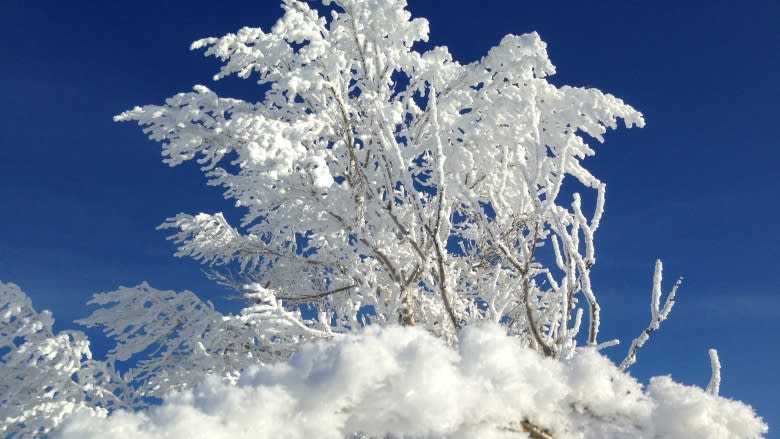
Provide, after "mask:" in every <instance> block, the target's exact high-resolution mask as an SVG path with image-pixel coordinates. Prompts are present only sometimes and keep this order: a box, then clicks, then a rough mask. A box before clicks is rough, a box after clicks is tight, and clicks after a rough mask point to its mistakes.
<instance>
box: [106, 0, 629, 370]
mask: <svg viewBox="0 0 780 439" xmlns="http://www.w3.org/2000/svg"><path fill="white" fill-rule="evenodd" d="M325 3H326V4H327V3H330V2H325ZM334 3H335V8H334V10H333V11H332V15H331V16H330V17H329V18H325V17H322V16H320V15H319V14H318V12H317V11H316V10H315V9H313V8H311V7H310V6H309V5H307V4H306V3H303V2H299V1H293V0H290V1H285V2H284V3H283V8H284V11H285V13H284V16H283V17H282V18H281V19H280V20H279V21H278V22H277V23H276V24H275V25H274V26H273V28H272V29H271V31H270V32H264V31H262V30H260V29H254V28H243V29H241V30H240V31H238V32H237V33H236V34H229V35H226V36H224V37H222V38H206V39H202V40H199V41H196V42H195V43H194V44H193V45H192V48H193V49H201V48H205V49H206V55H211V56H215V57H218V58H219V59H221V60H222V61H223V62H224V65H223V67H222V69H221V70H220V72H219V73H218V74H217V75H216V76H215V79H220V78H223V77H225V76H228V75H233V74H235V75H237V76H239V77H241V78H246V79H255V80H257V82H258V83H259V84H267V85H269V86H270V87H269V88H268V90H267V92H266V93H265V96H264V99H263V100H262V101H260V102H256V103H252V102H245V101H242V100H238V99H229V98H222V97H219V96H217V94H216V93H214V92H213V91H211V90H209V89H208V88H206V87H204V86H202V85H198V86H196V87H195V89H194V91H193V92H190V93H181V94H178V95H176V96H174V97H172V98H170V99H168V100H167V101H166V102H165V104H164V105H162V106H157V105H149V106H145V107H137V108H135V109H133V110H131V111H128V112H125V113H123V114H121V115H119V116H118V117H117V120H122V121H130V120H133V121H137V122H138V123H139V124H141V125H143V126H145V127H146V128H145V131H146V132H147V133H148V134H149V135H150V137H151V138H152V139H154V140H157V141H160V142H161V143H162V145H163V154H164V156H165V159H164V161H165V162H166V163H168V164H169V165H171V166H175V165H178V164H180V163H182V162H185V161H188V160H195V161H197V162H198V163H199V164H200V165H201V166H202V169H203V170H204V172H205V173H206V175H207V176H208V177H209V179H210V184H213V185H218V186H221V187H223V188H224V189H225V196H226V197H228V198H232V199H234V200H235V202H236V205H237V206H240V207H243V208H244V209H245V212H246V213H245V214H244V216H243V218H242V222H241V225H240V228H237V227H235V226H233V225H231V224H229V223H228V222H227V221H226V220H225V217H224V216H223V215H222V214H221V213H215V214H205V213H201V214H198V215H187V214H179V215H177V216H176V217H174V218H170V219H169V220H168V221H167V222H166V223H165V224H164V225H163V227H164V228H171V229H175V230H176V233H175V234H174V235H173V239H174V240H175V241H176V243H177V244H178V245H179V247H178V252H177V255H179V256H192V257H194V258H196V259H198V260H201V261H203V262H206V263H209V264H214V265H225V264H228V263H231V262H237V263H238V264H239V266H240V267H241V270H242V273H243V275H244V276H245V278H247V279H251V280H253V282H251V283H250V282H243V283H242V286H243V288H245V289H246V291H247V292H248V294H257V292H258V291H265V292H268V291H270V294H274V295H275V298H274V299H275V300H281V301H283V302H284V303H285V304H287V305H288V306H290V307H297V306H299V305H300V304H308V305H311V306H312V307H313V308H314V309H316V310H317V313H316V317H314V318H312V319H307V320H306V321H305V325H306V326H307V327H308V328H313V329H317V330H318V331H321V332H323V333H327V334H330V333H339V332H345V331H349V330H351V329H354V328H355V327H359V326H361V325H363V324H365V323H366V322H367V321H369V320H370V321H376V322H398V321H400V322H401V323H403V324H406V325H424V326H425V327H427V328H429V329H430V330H432V331H433V332H435V333H437V334H440V335H442V336H444V337H446V338H453V337H454V336H455V335H456V334H457V332H458V330H459V329H460V328H462V327H463V326H464V325H467V324H469V323H471V322H474V321H479V320H491V321H495V322H501V323H502V324H504V325H505V326H506V327H507V328H508V331H509V332H510V333H512V334H516V335H518V336H520V337H524V338H525V339H526V340H527V343H528V344H529V345H530V346H533V347H534V348H536V349H538V350H540V351H542V352H544V353H545V354H546V355H548V356H556V357H557V356H567V355H569V354H570V353H571V352H572V349H573V347H574V346H575V336H576V335H577V333H578V330H579V326H580V322H581V321H582V320H581V314H580V312H581V311H580V310H581V309H582V308H581V307H580V306H579V302H580V301H581V300H583V299H584V303H585V304H586V305H585V308H586V309H587V316H588V324H587V332H588V334H587V337H586V340H587V344H589V345H595V344H596V343H597V336H598V328H599V305H598V302H597V300H596V297H595V294H594V292H593V289H592V287H591V284H590V278H589V275H588V271H589V269H590V267H591V266H592V265H593V264H594V263H595V261H596V259H595V251H594V244H593V235H594V233H595V232H596V229H597V228H598V226H599V220H600V218H601V214H602V211H603V206H604V191H605V185H604V183H602V182H601V181H600V180H599V179H598V178H596V177H595V176H593V175H592V174H591V173H590V172H589V171H588V170H586V169H585V168H584V167H583V166H582V165H581V160H582V159H583V158H585V157H586V156H589V155H592V154H593V153H594V151H593V149H591V147H590V146H589V145H588V144H587V143H586V142H585V140H584V138H583V136H588V137H590V138H593V139H597V140H599V141H601V140H602V135H603V134H604V133H605V131H606V129H607V128H615V127H616V123H617V120H618V119H623V120H624V121H625V124H626V125H627V126H632V125H638V126H642V125H643V124H644V122H643V119H642V116H641V114H640V113H638V112H637V111H636V110H634V109H633V108H631V107H630V106H628V105H626V104H624V103H623V102H622V101H621V100H620V99H617V98H615V97H614V96H611V95H608V94H604V93H602V92H600V91H598V90H595V89H590V88H576V87H568V86H564V87H556V86H554V85H552V84H551V83H550V82H549V81H548V79H547V78H548V76H549V75H552V74H553V73H554V72H555V68H554V67H553V65H552V64H551V62H550V60H549V59H548V56H547V52H546V49H545V48H546V45H545V44H544V43H543V42H542V41H541V39H540V38H539V35H537V34H536V33H531V34H526V35H522V36H515V35H508V36H506V37H504V38H503V39H502V40H501V42H500V43H499V45H498V46H496V47H494V48H492V49H491V50H490V51H489V52H488V54H487V55H486V56H485V57H483V58H482V59H481V60H479V61H477V62H473V63H471V64H467V65H462V64H460V63H458V62H457V61H454V60H453V59H452V56H451V55H450V53H449V52H448V51H447V49H446V48H445V47H436V48H434V49H432V50H429V51H426V52H423V53H421V52H419V51H417V50H415V49H414V45H415V43H416V42H419V41H427V39H428V22H427V21H426V20H424V19H411V18H410V14H409V12H408V11H406V10H405V9H404V8H405V2H404V1H379V0H372V1H349V0H339V1H336V2H334ZM567 179H573V180H574V181H576V182H578V183H580V184H581V185H582V186H583V187H584V188H585V189H586V190H588V191H593V192H594V193H595V198H596V203H595V206H594V207H593V209H592V211H591V212H586V211H585V210H586V209H584V208H583V203H582V202H581V199H580V196H579V194H574V196H573V198H572V199H570V200H565V199H563V198H565V197H562V196H561V195H560V194H561V189H562V187H563V185H564V182H565V181H566V180H567ZM541 247H545V248H546V249H552V250H551V251H549V253H550V256H551V257H550V258H549V259H550V261H549V262H550V263H549V264H543V263H541V262H540V261H541V258H538V257H537V256H536V255H537V251H538V249H540V248H541Z"/></svg>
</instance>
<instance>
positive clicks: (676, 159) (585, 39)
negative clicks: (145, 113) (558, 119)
mask: <svg viewBox="0 0 780 439" xmlns="http://www.w3.org/2000/svg"><path fill="white" fill-rule="evenodd" d="M588 3H591V4H588ZM410 9H411V11H412V12H413V14H415V15H416V16H423V17H426V18H428V19H429V20H430V22H431V41H432V43H433V44H436V45H446V46H448V47H449V49H450V51H451V52H452V53H453V54H454V56H455V57H456V58H457V59H458V60H460V61H462V62H467V61H472V60H475V59H477V58H479V57H480V56H482V55H483V54H485V53H486V52H487V50H488V49H489V48H490V47H491V46H493V45H495V44H497V43H498V41H499V40H500V38H501V37H502V36H503V35H505V34H507V33H517V34H519V33H524V32H530V31H533V30H536V31H538V32H539V33H540V34H541V36H542V39H543V40H545V41H546V42H547V43H548V51H549V54H550V57H551V59H552V61H553V63H554V64H555V65H556V67H557V69H558V74H557V75H556V76H554V77H553V78H552V82H553V83H555V84H558V85H563V84H569V85H582V86H592V87H597V88H599V89H601V90H603V91H606V92H610V93H613V94H615V95H616V96H618V97H620V98H623V99H624V100H625V101H626V102H628V103H629V104H631V105H633V106H634V107H635V108H637V109H638V110H640V111H642V112H643V113H644V115H645V119H646V121H647V126H646V127H645V128H643V129H639V130H637V129H632V130H621V131H617V132H612V133H609V134H608V136H607V142H606V144H604V145H600V146H597V155H596V157H594V158H589V159H588V160H587V161H586V165H587V166H589V168H590V169H591V170H593V171H594V173H595V174H596V175H597V176H599V177H600V178H601V179H602V180H604V181H605V182H606V183H607V206H606V212H605V217H604V220H603V221H602V226H601V228H600V229H599V233H598V235H597V238H596V243H597V256H598V262H597V264H596V266H595V267H594V269H593V281H594V288H595V291H596V293H597V294H598V295H599V298H600V301H601V304H602V307H603V310H604V311H603V315H602V319H603V323H602V339H604V340H606V339H610V338H620V339H621V340H622V341H623V345H622V346H620V347H615V348H611V349H610V351H608V353H611V354H612V355H613V356H614V357H616V358H618V357H620V358H622V354H623V353H624V352H625V349H626V348H627V345H628V344H629V343H630V342H631V340H632V339H633V337H635V336H636V335H637V334H638V333H639V331H641V330H642V329H644V327H645V326H646V324H647V321H648V319H649V311H648V302H649V292H650V287H651V279H652V269H653V262H654V260H655V258H662V259H664V261H665V264H666V276H667V278H666V279H667V284H668V285H671V283H672V282H673V280H674V278H675V277H676V276H680V275H682V276H685V283H684V284H683V287H682V289H681V291H680V292H679V295H678V302H677V305H676V306H675V309H674V311H673V312H672V315H671V317H670V319H669V320H668V321H667V322H665V324H664V325H663V326H662V327H661V330H660V332H658V333H657V334H655V336H654V337H653V338H652V339H651V341H650V342H649V344H648V345H647V346H646V347H645V348H644V349H643V350H642V351H640V354H639V362H638V364H637V365H636V366H634V367H633V369H632V370H633V371H634V373H635V374H636V375H637V376H638V377H640V378H641V379H646V378H647V377H649V376H651V375H662V374H670V373H671V374H672V375H673V376H674V377H675V378H676V379H678V380H681V381H683V382H686V383H690V384H697V385H706V383H707V381H708V379H709V363H708V358H707V348H709V347H715V348H717V349H719V351H720V355H721V361H722V363H723V366H724V370H723V383H722V386H721V391H722V393H723V394H724V395H726V396H729V397H733V398H736V399H742V400H745V401H746V402H748V403H751V404H752V405H753V406H754V407H756V409H757V411H758V412H759V414H761V415H762V416H764V417H765V419H766V420H767V421H769V423H770V428H772V427H774V428H780V427H777V426H778V425H780V424H778V422H780V416H779V415H778V414H777V412H778V411H777V409H776V406H777V405H778V404H780V397H778V396H777V395H778V393H780V385H778V380H777V378H776V372H775V371H776V367H775V363H776V362H777V361H778V360H780V349H779V348H778V346H779V345H780V343H778V341H777V337H778V336H779V335H780V331H779V330H778V324H780V280H778V279H779V277H778V275H779V274H780V250H779V249H780V233H779V232H778V228H779V227H780V196H778V193H780V184H778V181H777V177H778V174H779V173H778V171H777V169H778V168H777V166H778V164H777V163H778V161H779V160H780V152H778V146H780V145H778V140H777V135H776V133H775V128H776V126H777V120H778V116H780V111H778V102H780V100H778V98H779V97H780V93H779V92H780V87H778V80H777V78H778V77H780V69H778V64H779V58H780V57H778V53H780V35H779V34H780V18H778V17H780V2H777V1H775V0H749V1H743V2H734V1H721V0H713V1H695V2H683V1H654V2H637V1H626V0H620V1H618V0H605V1H599V2H574V1H556V2H533V3H532V2H520V1H517V0H514V1H508V0H507V1H500V0H492V1H490V0H486V1H482V2H466V1H460V0H458V1H449V2H438V1H427V0H426V1H422V0H418V1H416V2H415V1H413V2H412V4H411V6H410ZM280 13H281V9H279V6H278V2H277V1H275V0H259V1H258V0H252V1H234V2H231V4H230V6H225V5H224V4H222V3H217V2H205V1H201V0H188V1H183V0H177V1H167V2H157V1H150V0H137V1H133V2H129V1H117V2H91V1H84V0H81V1H72V2H59V1H51V0H49V1H36V2H31V1H21V0H11V1H6V2H3V3H2V5H0V37H2V38H1V39H0V59H2V61H1V64H0V66H2V67H0V84H2V88H0V90H2V94H0V96H2V103H3V105H2V107H0V206H2V207H0V211H1V212H2V215H0V280H3V281H12V282H15V283H17V284H19V285H20V286H21V287H22V288H23V289H24V290H25V291H26V292H27V293H28V294H29V295H30V296H31V297H32V298H33V301H34V303H35V304H36V306H37V307H38V308H39V309H42V308H49V309H52V310H53V311H54V314H55V317H56V318H58V321H59V322H60V324H61V327H65V326H67V323H68V322H69V321H71V320H73V319H74V318H78V317H83V316H85V315H86V313H87V311H86V310H85V308H84V306H83V304H84V302H86V301H87V300H88V299H89V297H90V296H91V295H92V294H93V293H95V292H100V291H109V290H112V289H114V288H115V287H117V286H118V285H134V284H137V283H139V282H141V281H143V280H147V281H149V282H150V283H151V284H152V285H153V286H155V287H156V288H160V289H176V290H182V289H190V290H193V291H195V292H197V293H198V294H199V295H201V296H202V297H206V298H210V299H212V300H215V301H217V303H218V304H219V303H221V302H219V301H218V299H219V298H221V297H224V296H225V295H227V294H230V292H229V291H227V290H223V289H221V288H220V287H218V286H215V285H213V284H212V283H211V282H210V281H208V280H206V279H205V278H204V277H203V275H202V274H201V272H200V269H201V267H200V266H198V264H197V263H195V262H194V261H191V260H186V259H176V258H174V257H173V256H172V253H173V250H174V248H173V245H172V244H171V243H170V242H168V241H166V240H165V236H166V235H165V233H164V232H159V231H156V230H155V227H156V226H157V225H158V224H160V223H161V222H163V220H164V219H165V218H166V217H169V216H172V215H174V214H176V213H178V212H189V213H196V212H200V211H206V212H212V211H217V210H227V211H229V210H231V209H232V207H231V206H232V205H231V203H229V202H227V201H224V200H222V198H221V195H220V193H219V191H217V190H215V189H212V188H207V187H206V186H205V184H204V181H205V180H204V178H203V177H202V176H201V174H200V172H199V171H198V170H197V169H196V168H195V167H194V166H183V167H179V168H168V167H167V166H165V165H163V164H162V163H161V161H160V148H159V145H157V144H155V143H152V142H151V141H148V140H147V139H146V138H145V136H144V135H143V134H142V133H141V131H140V129H139V128H138V127H137V126H134V125H131V124H116V123H114V122H112V119H111V118H112V116H113V115H114V114H117V113H119V112H121V111H123V110H125V109H128V108H131V107H133V106H134V105H138V104H149V103H160V102H162V100H163V99H165V98H167V97H169V96H171V95H173V94H174V93H176V92H180V91H187V90H189V89H190V88H191V86H192V85H193V84H197V83H202V84H205V85H207V86H209V87H210V88H213V89H214V90H216V91H217V92H219V93H222V94H224V95H230V94H231V93H233V92H236V93H239V92H244V91H245V90H246V88H245V87H242V86H241V85H240V84H238V82H239V81H238V80H233V79H230V80H225V81H223V82H220V83H217V84H214V83H212V82H211V76H212V75H213V74H214V73H215V72H216V70H217V67H218V64H217V63H216V62H215V61H214V60H213V59H205V58H203V57H202V56H201V54H200V53H197V52H189V51H188V47H189V43H190V42H192V41H193V40H195V39H197V38H200V37H204V36H220V35H222V34H225V33H227V32H231V31H235V30H236V29H238V28H239V27H242V26H245V25H251V26H258V25H259V26H262V27H264V28H268V27H269V26H270V25H271V24H272V23H273V22H274V21H275V19H276V18H277V17H278V16H279V15H280ZM774 428H773V429H774ZM770 436H772V435H770Z"/></svg>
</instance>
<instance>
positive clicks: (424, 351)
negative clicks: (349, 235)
mask: <svg viewBox="0 0 780 439" xmlns="http://www.w3.org/2000/svg"><path fill="white" fill-rule="evenodd" d="M505 332H506V331H505V330H504V329H503V328H501V327H498V326H496V325H494V324H489V325H474V326H471V327H469V328H468V329H466V330H465V331H463V332H462V333H461V336H460V340H459V341H458V342H457V343H456V345H455V347H454V348H451V347H449V346H448V345H447V344H445V343H444V342H443V341H442V340H440V339H438V338H435V337H433V336H432V335H431V334H429V333H428V332H426V331H424V330H422V329H419V328H403V327H398V326H391V327H386V328H383V329H381V328H379V327H376V326H373V327H371V328H370V329H368V330H366V331H363V332H357V333H353V334H350V335H348V336H346V337H343V338H340V339H338V340H335V341H332V342H328V343H322V342H321V343H316V344H310V345H307V346H305V347H303V348H302V349H301V350H299V351H298V352H297V353H296V354H295V355H294V356H293V357H292V359H291V360H290V361H289V362H288V363H281V364H276V365H269V366H263V367H256V368H251V369H249V370H247V371H246V372H244V373H243V374H242V376H241V377H240V378H239V379H238V380H237V382H236V383H230V382H225V381H221V380H219V379H217V378H213V377H212V378H210V379H208V380H206V381H205V382H204V383H203V384H201V385H200V386H198V387H197V388H195V389H193V390H188V391H185V392H181V393H177V394H175V395H172V396H171V397H169V398H168V399H166V401H165V402H164V403H163V405H162V406H161V407H155V408H153V409H151V410H149V411H148V412H145V413H143V412H142V413H127V412H119V413H116V414H114V415H112V416H110V417H108V418H106V417H104V416H100V415H94V414H89V413H84V414H77V415H76V416H74V417H72V418H71V419H70V420H69V421H67V422H66V423H65V425H64V427H63V428H62V429H60V430H59V434H58V435H55V437H59V438H63V439H65V438H74V439H86V438H104V437H106V436H109V437H114V438H120V439H121V438H133V439H136V438H157V437H170V438H183V439H193V438H214V437H230V438H236V439H239V438H250V437H251V438H256V437H267V438H274V437H284V438H290V439H295V438H301V439H303V438H313V437H316V438H322V439H328V438H333V439H342V438H345V437H353V438H354V437H374V438H379V437H399V438H401V437H407V438H413V437H416V438H421V437H425V438H432V439H433V438H463V439H470V438H481V439H486V438H519V437H524V436H525V435H524V434H522V432H523V431H526V432H527V430H524V425H526V426H527V425H531V424H534V425H545V426H546V430H547V431H546V432H545V433H544V434H546V435H548V436H546V437H555V438H557V439H570V438H571V439H574V438H603V439H610V438H615V439H617V438H638V439H641V438H648V439H650V438H659V437H662V438H665V439H677V438H679V439H688V438H691V437H697V438H708V439H727V438H752V437H759V436H760V435H761V434H762V432H765V431H766V426H765V425H764V424H763V423H762V422H761V420H760V419H759V418H757V417H756V416H755V414H754V413H753V412H752V410H751V409H750V407H748V406H746V405H744V404H743V403H740V402H735V401H730V400H727V399H724V398H721V397H718V396H715V395H712V394H709V393H707V392H705V391H704V390H702V389H699V388H695V387H687V386H683V385H681V384H677V383H675V382H673V381H672V380H671V378H669V377H657V378H654V379H653V380H652V381H651V383H650V385H649V386H648V387H647V388H646V389H644V388H643V387H642V386H641V385H640V384H639V383H638V382H637V381H635V380H634V379H633V378H631V377H630V376H628V375H627V374H625V372H622V371H620V370H619V369H618V368H617V367H616V366H615V365H614V364H612V363H611V362H610V361H609V360H608V359H606V358H604V357H602V356H601V355H599V354H598V353H597V352H596V351H595V350H593V349H591V348H588V349H582V350H580V351H578V353H576V354H575V355H574V356H573V358H571V359H568V360H564V361H556V360H552V359H549V358H544V357H542V356H541V355H539V354H538V353H536V352H534V351H532V350H530V349H528V348H526V347H524V346H523V345H522V343H520V341H519V340H518V339H517V338H516V337H509V336H507V335H506V333H505ZM525 437H528V436H525Z"/></svg>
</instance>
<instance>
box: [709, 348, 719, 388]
mask: <svg viewBox="0 0 780 439" xmlns="http://www.w3.org/2000/svg"><path fill="white" fill-rule="evenodd" d="M709 354H710V367H711V368H712V376H711V377H710V383H709V384H708V385H707V393H709V394H711V395H715V396H717V395H718V393H720V359H719V358H718V351H717V350H715V349H710V350H709Z"/></svg>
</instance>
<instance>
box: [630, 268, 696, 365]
mask: <svg viewBox="0 0 780 439" xmlns="http://www.w3.org/2000/svg"><path fill="white" fill-rule="evenodd" d="M663 270H664V264H663V262H661V260H660V259H659V260H657V261H655V274H654V275H653V295H652V298H651V300H650V315H651V318H650V324H649V325H647V328H645V330H644V331H642V333H641V334H639V337H637V338H635V339H634V341H633V342H631V347H630V348H629V349H628V354H627V355H626V358H624V359H623V361H622V362H621V363H620V370H626V369H628V368H629V367H630V366H631V365H632V364H634V363H636V353H637V351H638V350H639V348H641V347H642V346H644V344H645V343H646V342H647V340H648V339H649V338H650V334H652V333H653V332H655V331H656V330H657V329H658V328H659V327H660V326H661V322H663V321H664V320H666V318H667V317H669V313H670V312H671V311H672V307H673V306H674V297H675V295H676V294H677V288H679V287H680V285H681V284H682V277H680V278H679V279H677V282H675V283H674V286H673V287H672V290H671V291H669V294H668V295H667V296H666V301H664V306H663V308H661V281H662V280H663Z"/></svg>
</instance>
